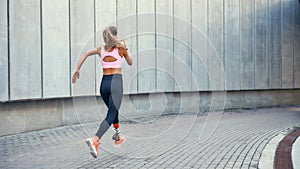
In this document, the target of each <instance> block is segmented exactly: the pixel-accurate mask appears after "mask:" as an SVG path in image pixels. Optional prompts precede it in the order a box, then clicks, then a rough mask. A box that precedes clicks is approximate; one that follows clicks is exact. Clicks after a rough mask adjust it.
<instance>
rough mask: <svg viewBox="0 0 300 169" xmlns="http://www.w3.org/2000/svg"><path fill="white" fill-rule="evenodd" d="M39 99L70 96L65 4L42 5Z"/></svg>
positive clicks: (62, 1) (60, 0)
mask: <svg viewBox="0 0 300 169" xmlns="http://www.w3.org/2000/svg"><path fill="white" fill-rule="evenodd" d="M42 25H43V34H42V36H43V38H42V39H43V49H42V51H43V97H44V98H48V97H66V96H70V78H71V77H70V73H69V70H70V67H69V1H68V0H52V1H42Z"/></svg>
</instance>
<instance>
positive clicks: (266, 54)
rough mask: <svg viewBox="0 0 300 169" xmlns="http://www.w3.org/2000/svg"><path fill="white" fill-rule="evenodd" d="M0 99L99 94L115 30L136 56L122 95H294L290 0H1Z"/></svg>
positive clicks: (295, 19) (295, 15) (296, 54)
mask: <svg viewBox="0 0 300 169" xmlns="http://www.w3.org/2000/svg"><path fill="white" fill-rule="evenodd" d="M0 3H1V5H0V6H1V12H0V17H1V32H0V33H1V39H0V42H1V46H0V48H1V60H0V61H1V62H0V65H1V67H0V74H1V77H2V80H1V82H0V91H1V93H0V100H1V101H14V100H23V99H42V98H43V99H44V98H57V97H70V96H87V95H92V96H93V95H98V94H99V83H100V79H101V75H102V70H101V65H100V64H99V57H98V56H94V57H90V58H88V60H87V61H86V63H85V64H84V65H83V67H82V69H81V78H80V80H79V81H78V83H77V84H75V85H72V84H71V82H70V78H71V74H72V72H73V70H74V67H75V66H76V63H77V61H78V59H79V58H80V56H81V55H82V54H83V52H85V51H86V50H89V49H92V48H94V47H96V46H99V45H101V44H103V42H102V37H101V34H102V30H103V29H104V28H105V27H106V26H108V25H117V26H118V28H119V37H120V38H126V39H127V46H128V48H129V52H130V53H131V55H132V57H133V59H134V65H133V66H132V67H128V66H126V64H125V63H124V68H123V71H124V93H125V94H136V93H155V92H156V91H161V92H172V91H175V92H180V91H214V90H237V91H238V90H257V89H258V90H260V89H294V88H299V86H300V68H299V67H300V66H299V64H300V47H299V46H300V38H299V37H300V35H299V34H300V30H299V29H300V28H299V27H300V26H299V25H300V23H299V20H300V14H299V8H300V6H299V3H298V2H297V1H295V0H272V1H268V0H261V1H254V0H250V1H238V0H229V1H219V0H190V1H186V2H185V3H182V1H179V0H174V1H173V0H166V1H158V0H156V1H146V0H140V1H137V0H122V1H120V0H115V1H110V0H107V1H100V0H87V1H82V0H62V1H57V0H54V1H51V2H48V1H45V2H44V1H40V0H28V1H26V2H25V1H24V2H23V1H22V2H15V1H10V0H9V1H7V0H1V1H0Z"/></svg>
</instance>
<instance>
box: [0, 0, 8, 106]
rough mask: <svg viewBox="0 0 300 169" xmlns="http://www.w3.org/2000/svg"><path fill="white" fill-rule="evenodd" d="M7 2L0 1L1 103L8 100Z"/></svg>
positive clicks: (4, 0)
mask: <svg viewBox="0 0 300 169" xmlns="http://www.w3.org/2000/svg"><path fill="white" fill-rule="evenodd" d="M7 34H8V29H7V0H0V77H1V82H0V101H7V100H8V99H9V98H8V38H7Z"/></svg>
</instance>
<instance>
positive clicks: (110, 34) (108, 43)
mask: <svg viewBox="0 0 300 169" xmlns="http://www.w3.org/2000/svg"><path fill="white" fill-rule="evenodd" d="M117 34H118V30H117V28H116V27H115V26H109V27H107V28H106V29H105V30H104V31H103V39H104V42H105V46H104V49H105V50H108V49H111V48H113V47H116V46H117V45H118V44H120V42H119V41H118V40H117V39H115V38H114V36H117Z"/></svg>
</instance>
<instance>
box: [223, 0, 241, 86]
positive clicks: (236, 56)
mask: <svg viewBox="0 0 300 169" xmlns="http://www.w3.org/2000/svg"><path fill="white" fill-rule="evenodd" d="M225 2H226V3H225V5H224V6H225V9H224V10H225V23H224V24H225V43H224V46H225V58H224V59H225V72H226V76H225V77H226V80H225V82H226V84H225V88H226V90H239V89H240V66H239V65H240V41H239V39H240V31H239V30H240V27H239V16H240V15H239V0H228V1H225Z"/></svg>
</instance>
